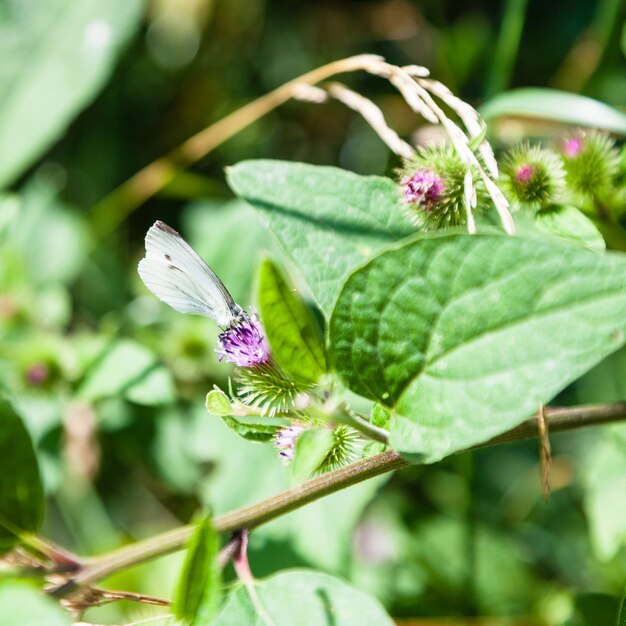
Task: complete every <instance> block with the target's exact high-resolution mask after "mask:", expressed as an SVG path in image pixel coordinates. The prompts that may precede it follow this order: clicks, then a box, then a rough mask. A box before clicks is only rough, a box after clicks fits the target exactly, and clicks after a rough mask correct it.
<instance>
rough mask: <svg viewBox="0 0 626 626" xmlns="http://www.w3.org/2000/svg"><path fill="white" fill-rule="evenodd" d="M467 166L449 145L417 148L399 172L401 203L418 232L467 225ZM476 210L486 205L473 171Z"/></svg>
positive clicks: (483, 192)
mask: <svg viewBox="0 0 626 626" xmlns="http://www.w3.org/2000/svg"><path fill="white" fill-rule="evenodd" d="M467 171H468V165H467V164H466V163H464V162H463V161H462V160H461V159H460V157H459V156H458V154H457V153H456V152H455V151H454V150H453V149H452V148H451V147H448V146H438V147H433V148H420V149H419V151H418V152H417V153H416V154H415V155H414V156H413V157H412V158H411V159H407V160H406V161H405V162H404V165H403V167H402V169H401V170H400V171H399V179H400V186H401V188H402V200H403V206H404V208H405V211H406V214H407V216H408V217H409V219H410V220H411V221H412V222H413V223H414V224H415V225H416V226H418V227H419V228H420V229H423V230H439V229H442V228H449V227H454V226H461V225H465V224H467V212H466V208H465V190H466V178H465V175H466V173H467ZM470 172H471V175H472V183H473V187H474V189H475V190H476V192H477V210H480V209H481V208H483V207H484V205H485V199H486V194H485V191H484V186H483V184H482V181H481V179H480V176H479V175H478V172H475V171H474V169H473V168H472V169H471V170H470Z"/></svg>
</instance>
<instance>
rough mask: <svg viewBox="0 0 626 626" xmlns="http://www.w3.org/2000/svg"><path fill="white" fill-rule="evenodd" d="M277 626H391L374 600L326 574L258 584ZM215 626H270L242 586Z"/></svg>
mask: <svg viewBox="0 0 626 626" xmlns="http://www.w3.org/2000/svg"><path fill="white" fill-rule="evenodd" d="M255 587H256V591H257V594H258V596H259V601H260V603H261V605H262V607H263V609H264V610H265V611H266V613H267V615H268V616H269V618H270V619H271V620H272V623H273V624H274V626H293V624H296V623H297V624H298V626H392V623H393V622H392V621H391V619H390V618H389V617H388V616H387V615H386V613H385V611H384V609H383V608H382V606H381V605H380V604H379V603H378V602H377V601H376V600H374V599H373V598H372V597H370V596H367V595H366V594H364V593H363V592H361V591H357V590H356V589H354V588H352V587H350V586H349V585H348V584H346V583H345V582H343V581H342V580H340V579H339V578H334V577H332V576H329V575H327V574H321V573H317V572H313V571H307V570H291V571H286V572H281V573H279V574H276V575H274V576H271V577H270V578H267V579H265V580H262V581H257V582H256V583H255ZM214 626H267V622H266V621H264V620H263V618H262V617H261V616H260V615H259V614H258V613H257V611H256V610H255V607H254V605H253V603H252V602H251V601H250V597H249V595H248V592H247V591H246V589H245V588H244V587H243V586H238V587H236V588H235V589H234V590H233V591H232V592H231V594H230V596H229V597H228V600H227V601H226V604H225V606H224V608H223V609H222V611H221V612H220V614H219V615H218V617H217V620H216V621H215V624H214Z"/></svg>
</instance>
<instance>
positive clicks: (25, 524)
mask: <svg viewBox="0 0 626 626" xmlns="http://www.w3.org/2000/svg"><path fill="white" fill-rule="evenodd" d="M0 424H1V425H2V428H0V459H2V463H3V464H4V467H5V468H6V469H5V470H3V471H2V472H0V553H4V552H7V551H9V550H10V549H11V548H12V547H13V546H14V545H15V544H16V543H17V542H18V540H19V535H20V534H21V533H35V532H37V530H39V526H40V525H41V522H42V519H43V513H44V495H43V489H42V486H41V480H40V477H39V464H38V462H37V457H36V456H35V452H34V450H33V444H32V442H31V439H30V435H29V434H28V432H27V430H26V428H25V427H24V424H23V423H22V420H21V419H20V417H19V415H17V413H16V412H15V411H14V410H13V407H12V406H11V405H10V404H9V403H8V402H7V400H6V399H4V398H3V397H2V396H0ZM9 468H12V469H11V470H10V471H9ZM1 593H6V591H3V592H1ZM0 606H2V603H1V602H0ZM0 610H1V609H0ZM1 622H2V620H0V623H1Z"/></svg>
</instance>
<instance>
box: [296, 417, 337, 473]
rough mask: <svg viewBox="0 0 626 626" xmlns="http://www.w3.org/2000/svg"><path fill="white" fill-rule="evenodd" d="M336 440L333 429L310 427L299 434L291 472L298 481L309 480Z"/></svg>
mask: <svg viewBox="0 0 626 626" xmlns="http://www.w3.org/2000/svg"><path fill="white" fill-rule="evenodd" d="M333 442H334V438H333V433H332V431H331V430H328V429H322V430H316V429H310V430H305V431H304V432H302V433H300V434H299V435H298V438H297V439H296V447H295V457H294V460H293V462H292V463H291V474H292V476H293V477H294V480H295V481H296V482H302V481H305V480H308V479H309V478H311V476H313V475H314V474H315V473H316V471H317V470H318V468H319V467H320V466H321V465H322V463H323V462H324V459H325V458H326V457H327V455H328V452H329V450H330V449H331V448H332V446H333Z"/></svg>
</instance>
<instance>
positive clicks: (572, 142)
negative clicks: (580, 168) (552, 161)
mask: <svg viewBox="0 0 626 626" xmlns="http://www.w3.org/2000/svg"><path fill="white" fill-rule="evenodd" d="M582 148H583V138H582V137H570V138H569V139H566V140H565V141H564V142H563V154H564V155H565V156H566V157H569V158H570V159H573V158H575V157H577V156H578V155H579V154H580V152H581V150H582Z"/></svg>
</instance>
